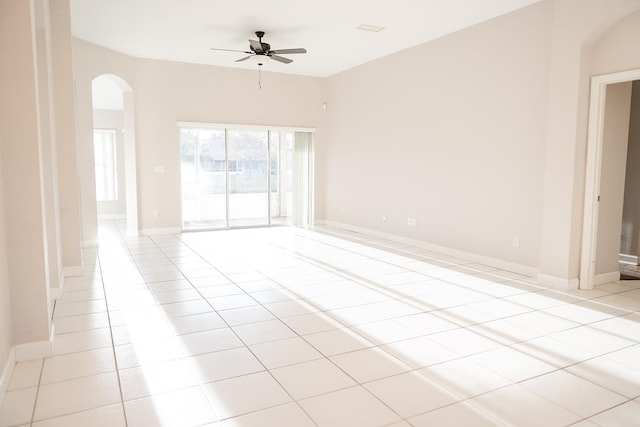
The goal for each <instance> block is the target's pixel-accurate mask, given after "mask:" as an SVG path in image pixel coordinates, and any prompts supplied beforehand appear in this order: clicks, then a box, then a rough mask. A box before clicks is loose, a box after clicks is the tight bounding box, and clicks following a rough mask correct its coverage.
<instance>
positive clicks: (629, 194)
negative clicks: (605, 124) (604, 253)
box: [620, 80, 640, 256]
mask: <svg viewBox="0 0 640 427" xmlns="http://www.w3.org/2000/svg"><path fill="white" fill-rule="evenodd" d="M625 182H626V183H628V185H626V186H625V189H624V209H623V213H622V238H621V241H620V253H622V254H627V255H633V256H637V255H638V243H639V239H638V238H639V237H640V191H638V184H639V183H640V80H636V81H634V82H633V89H632V90H631V114H630V118H629V148H628V152H627V166H626V176H625Z"/></svg>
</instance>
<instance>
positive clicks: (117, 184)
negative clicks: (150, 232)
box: [91, 74, 138, 236]
mask: <svg viewBox="0 0 640 427" xmlns="http://www.w3.org/2000/svg"><path fill="white" fill-rule="evenodd" d="M91 86H92V107H93V128H94V159H95V164H94V172H95V174H96V204H97V215H98V217H99V218H126V232H127V235H130V236H131V235H133V236H137V235H138V191H137V170H136V141H135V119H134V108H133V90H132V88H131V86H130V85H129V84H128V83H127V82H126V81H125V80H123V79H122V78H121V77H119V76H116V75H113V74H102V75H100V76H98V77H96V78H95V79H93V80H92V82H91Z"/></svg>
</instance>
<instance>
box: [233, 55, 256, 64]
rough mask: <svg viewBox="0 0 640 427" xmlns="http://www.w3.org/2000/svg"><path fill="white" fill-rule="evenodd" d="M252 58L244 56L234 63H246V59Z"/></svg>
mask: <svg viewBox="0 0 640 427" xmlns="http://www.w3.org/2000/svg"><path fill="white" fill-rule="evenodd" d="M252 56H253V55H249V56H245V57H244V58H240V59H236V62H242V61H246V60H247V59H249V58H251V57H252Z"/></svg>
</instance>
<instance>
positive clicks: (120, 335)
mask: <svg viewBox="0 0 640 427" xmlns="http://www.w3.org/2000/svg"><path fill="white" fill-rule="evenodd" d="M85 255H86V256H85V258H86V273H85V275H84V276H83V277H76V278H70V279H68V280H67V282H66V285H65V291H64V294H63V296H62V298H61V299H60V300H59V301H57V303H56V306H55V311H54V324H55V327H56V334H57V335H56V345H55V354H54V355H53V356H52V357H49V358H46V359H44V360H36V361H30V362H24V363H19V364H18V365H16V367H15V370H14V373H13V376H12V379H11V382H10V385H9V391H8V392H7V394H6V397H5V399H4V402H3V404H2V407H1V409H0V426H23V425H24V426H34V427H35V426H37V427H45V426H46V427H54V426H65V427H69V426H89V425H91V426H109V427H117V426H129V427H137V426H162V427H167V426H180V427H187V426H217V427H232V426H233V427H238V426H242V427H245V426H247V427H248V426H260V427H265V426H276V427H287V426H293V427H304V426H321V427H323V426H330V427H337V426H357V427H366V426H398V427H399V426H506V425H511V426H544V427H551V426H566V425H575V426H597V425H600V426H638V425H640V312H639V310H640V284H638V282H624V283H622V282H618V283H610V284H607V285H603V286H599V287H598V288H597V289H596V290H594V291H589V292H585V291H574V292H568V293H563V292H556V291H552V290H549V289H545V288H541V287H539V286H537V285H536V282H535V280H534V279H533V278H529V277H524V276H521V275H518V274H514V273H511V272H507V271H503V270H497V269H494V268H491V267H488V266H484V265H479V264H474V263H471V262H469V261H465V260H464V259H456V258H452V257H448V256H444V255H441V254H438V253H433V252H429V251H426V250H423V249H419V248H415V247H409V246H406V245H401V244H395V243H392V242H389V241H384V240H380V239H374V238H370V237H367V236H364V235H360V234H354V233H350V232H346V231H340V230H337V229H330V228H317V229H316V230H315V231H309V230H301V229H296V228H285V227H282V228H271V229H251V230H235V231H217V232H202V233H186V234H182V235H170V236H156V237H140V238H122V237H121V234H120V233H119V224H118V223H114V222H107V223H103V224H102V226H101V236H100V247H99V249H96V248H94V249H88V250H86V253H85Z"/></svg>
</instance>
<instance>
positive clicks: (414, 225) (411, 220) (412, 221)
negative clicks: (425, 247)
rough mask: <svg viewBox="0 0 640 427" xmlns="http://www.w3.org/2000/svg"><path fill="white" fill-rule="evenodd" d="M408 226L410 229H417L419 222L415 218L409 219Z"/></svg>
mask: <svg viewBox="0 0 640 427" xmlns="http://www.w3.org/2000/svg"><path fill="white" fill-rule="evenodd" d="M407 225H408V226H409V227H416V226H417V225H418V221H417V220H416V219H415V218H407Z"/></svg>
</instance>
